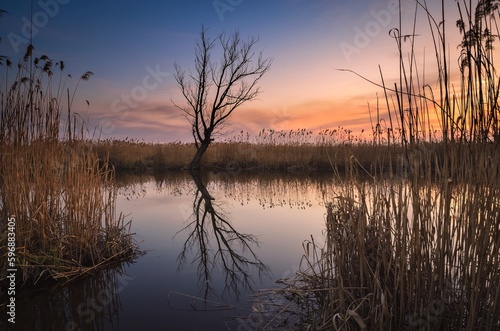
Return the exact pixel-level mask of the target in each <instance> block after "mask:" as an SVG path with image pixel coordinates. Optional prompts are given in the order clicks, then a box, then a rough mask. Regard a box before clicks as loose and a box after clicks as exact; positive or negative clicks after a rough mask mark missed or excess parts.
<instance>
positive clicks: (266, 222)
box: [17, 172, 334, 330]
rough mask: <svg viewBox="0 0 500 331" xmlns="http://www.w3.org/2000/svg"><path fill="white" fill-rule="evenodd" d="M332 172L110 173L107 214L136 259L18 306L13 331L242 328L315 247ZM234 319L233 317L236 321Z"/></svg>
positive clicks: (21, 300)
mask: <svg viewBox="0 0 500 331" xmlns="http://www.w3.org/2000/svg"><path fill="white" fill-rule="evenodd" d="M333 177H334V176H333V175H332V174H323V175H318V174H314V175H303V174H292V173H285V174H277V173H273V174H262V173H260V174H257V173H255V174H253V173H251V174H243V173H228V172H220V173H206V174H201V175H200V176H192V175H190V174H189V173H187V172H181V173H168V174H165V175H157V176H149V175H130V174H127V175H125V174H121V175H118V176H117V185H118V187H119V189H118V197H117V212H122V213H123V214H125V215H128V218H129V219H132V232H133V233H135V238H136V240H137V241H138V242H140V249H141V250H142V251H145V252H146V254H144V255H142V256H141V257H139V258H138V259H137V260H136V261H135V262H134V263H132V264H125V265H121V266H117V267H116V268H108V269H106V270H103V271H101V272H99V273H96V274H94V275H93V276H91V277H87V278H85V279H83V280H80V281H77V282H74V283H70V284H69V285H66V286H63V287H58V288H55V289H52V290H50V291H49V292H48V293H47V291H41V292H29V293H28V292H25V293H23V294H22V295H20V297H19V300H18V308H17V310H18V316H17V318H18V321H19V324H18V326H21V325H22V326H23V327H22V328H17V329H23V330H247V329H248V330H250V329H251V328H250V326H249V325H245V323H246V322H244V320H243V319H241V317H242V316H245V315H248V314H249V312H250V311H251V309H252V303H253V296H252V295H253V294H254V293H255V291H257V290H259V289H269V288H277V287H279V286H280V284H278V283H276V281H277V280H278V279H281V278H287V277H292V276H293V275H294V273H295V271H296V270H297V269H298V264H299V263H300V259H301V257H302V255H303V247H302V243H303V242H304V241H306V240H310V239H311V236H313V237H314V239H315V241H317V242H322V241H323V229H324V219H325V213H326V209H325V203H327V202H328V198H327V196H328V195H329V191H330V190H331V189H332V187H333V186H334V182H333ZM238 317H240V318H238Z"/></svg>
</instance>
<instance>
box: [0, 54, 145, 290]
mask: <svg viewBox="0 0 500 331" xmlns="http://www.w3.org/2000/svg"><path fill="white" fill-rule="evenodd" d="M32 52H33V47H32V46H31V45H30V46H29V47H28V50H27V53H26V55H25V56H24V59H23V60H22V61H20V62H19V64H18V70H17V72H15V73H14V74H13V77H14V78H13V83H11V82H9V81H8V80H7V77H8V75H9V73H10V70H9V69H7V72H6V74H5V81H4V82H3V84H5V90H4V92H2V93H1V94H2V103H1V105H0V107H1V109H0V115H1V118H0V181H1V185H0V220H1V223H0V227H1V231H2V233H4V234H5V233H7V229H6V226H7V219H8V218H9V217H15V220H16V224H15V233H16V267H17V268H18V270H20V272H21V274H22V277H19V276H18V279H22V282H23V283H24V284H27V285H29V284H36V283H37V282H38V281H40V280H44V279H60V278H65V279H70V278H73V277H75V276H77V275H82V274H85V273H86V272H89V271H90V270H92V269H93V268H97V267H98V266H101V265H103V264H105V263H106V262H108V261H112V260H117V259H122V258H129V257H131V256H133V255H134V254H135V251H136V247H135V244H134V242H133V239H132V237H131V234H130V222H126V221H125V218H124V216H123V215H121V214H117V213H116V210H115V196H116V192H115V188H114V186H113V176H114V172H113V170H112V169H111V168H110V167H109V166H108V164H107V163H106V162H104V163H102V162H101V163H100V162H99V161H100V160H99V158H98V157H97V155H96V153H95V151H94V147H93V144H92V143H91V142H86V141H85V140H84V137H83V135H84V124H83V123H81V122H80V121H77V119H78V118H79V115H77V114H76V113H74V115H72V113H71V110H72V106H73V105H72V102H73V98H74V95H75V92H76V88H77V86H78V84H79V83H80V81H82V80H87V79H88V78H89V77H90V76H91V74H92V73H91V72H86V73H85V74H84V75H82V77H81V78H80V80H79V81H78V83H77V84H76V87H75V90H74V91H73V93H70V91H69V89H68V88H67V87H66V80H65V79H63V78H62V75H63V69H64V63H63V62H62V61H61V62H59V63H56V65H55V66H56V67H59V71H60V75H59V76H60V77H59V80H58V81H57V79H56V78H54V76H55V75H54V73H53V71H52V70H53V67H54V65H53V62H52V60H50V59H49V58H48V57H47V56H41V57H39V58H34V59H33V60H31V59H32V58H33V54H32ZM66 97H67V98H66ZM66 100H67V104H66V107H64V106H63V105H64V104H65V101H66ZM1 246H2V262H0V263H1V266H2V267H1V270H2V271H1V275H0V278H1V279H2V280H4V279H5V276H6V270H7V266H6V262H7V257H6V250H5V249H4V248H5V247H7V237H6V236H5V235H4V236H2V237H1Z"/></svg>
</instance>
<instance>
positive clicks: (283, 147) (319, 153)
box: [95, 129, 403, 172]
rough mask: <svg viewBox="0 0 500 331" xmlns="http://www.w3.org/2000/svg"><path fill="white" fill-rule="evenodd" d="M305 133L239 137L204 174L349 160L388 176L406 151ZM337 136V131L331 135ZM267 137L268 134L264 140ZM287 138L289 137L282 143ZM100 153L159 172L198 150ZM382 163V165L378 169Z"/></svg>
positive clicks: (101, 147) (134, 145) (210, 155)
mask: <svg viewBox="0 0 500 331" xmlns="http://www.w3.org/2000/svg"><path fill="white" fill-rule="evenodd" d="M302 132H305V130H303V129H298V130H292V131H287V132H285V131H273V130H263V131H262V132H261V133H260V134H259V135H258V136H256V137H250V136H243V137H244V138H242V134H241V135H237V136H233V137H230V138H227V139H225V140H223V141H221V142H214V143H212V144H211V145H210V147H209V148H208V150H207V152H206V154H205V155H204V157H203V159H202V166H203V168H205V169H227V168H238V169H241V170H290V171H317V170H328V171H331V170H332V167H333V168H335V169H337V170H339V171H343V170H344V169H345V168H346V166H347V163H348V162H349V159H350V158H353V159H355V160H356V162H358V163H360V164H362V165H363V167H365V168H367V169H374V168H375V166H377V167H378V168H380V169H385V171H388V169H389V167H394V171H396V169H395V167H397V166H401V163H402V159H403V158H402V154H403V148H402V147H401V146H394V145H393V146H389V145H386V144H377V143H375V142H368V141H366V140H363V139H361V138H356V137H355V136H354V135H351V140H345V141H344V140H342V138H335V137H333V134H332V135H329V132H326V135H328V137H325V132H324V131H323V132H320V133H318V134H316V135H313V134H312V133H310V134H309V135H308V136H307V137H306V138H304V137H301V133H302ZM331 132H332V133H335V132H336V131H331ZM263 133H266V136H265V137H264V135H263ZM283 137H286V138H283ZM95 148H96V150H97V153H98V155H99V157H100V158H102V159H104V160H106V159H109V163H110V164H111V165H113V166H114V167H115V168H116V169H117V170H132V171H138V172H143V171H148V170H149V171H158V170H173V169H184V168H186V167H187V166H188V164H189V162H190V161H191V159H192V157H193V155H194V153H195V152H196V149H195V147H194V145H193V144H186V143H180V142H176V143H167V144H160V143H157V144H153V143H145V142H140V141H135V140H125V141H123V140H106V141H99V142H97V143H96V144H95ZM377 163H378V164H377Z"/></svg>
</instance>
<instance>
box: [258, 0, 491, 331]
mask: <svg viewBox="0 0 500 331" xmlns="http://www.w3.org/2000/svg"><path fill="white" fill-rule="evenodd" d="M454 5H458V6H459V7H460V9H461V13H463V14H464V15H466V17H460V18H459V20H458V26H459V30H460V32H461V33H462V35H463V43H462V44H461V45H460V47H461V58H460V67H459V72H460V76H461V81H460V86H459V87H456V86H453V85H452V84H451V79H450V77H451V71H450V68H451V65H450V63H449V62H448V61H449V57H448V54H447V52H448V45H447V44H446V42H445V40H446V38H445V30H444V27H445V24H444V23H443V22H444V17H439V18H436V19H435V18H434V17H433V16H431V14H430V12H429V11H427V8H426V5H425V2H422V3H420V2H417V7H418V8H419V10H422V9H424V10H425V11H426V12H427V14H428V23H429V27H430V31H431V35H432V36H433V38H435V39H434V41H435V50H436V52H435V53H436V54H437V56H436V65H437V69H438V70H437V72H438V73H439V74H438V77H437V78H438V88H437V90H432V89H431V87H430V86H428V85H426V84H422V82H424V81H425V77H424V75H423V73H422V72H418V71H417V68H418V66H417V64H416V60H415V51H414V47H415V45H416V44H415V43H414V42H413V41H414V40H413V39H414V38H415V37H414V36H413V34H412V32H411V31H410V32H409V33H408V34H407V35H403V32H401V30H400V29H399V30H398V29H395V30H392V31H391V35H392V36H393V37H394V38H395V40H396V43H397V44H398V49H399V51H400V55H401V56H400V59H401V60H400V68H401V77H400V78H401V79H400V82H399V84H395V85H394V86H395V87H394V88H387V87H385V86H384V92H386V97H387V102H386V103H387V106H388V107H389V105H394V106H393V108H390V109H387V111H388V114H389V115H390V116H392V119H393V120H392V121H391V123H395V122H396V119H397V120H398V122H399V123H400V125H401V128H398V131H399V132H400V136H399V138H400V143H401V146H402V147H403V152H402V155H403V160H404V166H405V169H406V171H405V174H406V177H405V179H404V180H396V181H394V180H390V179H388V178H391V175H392V174H391V173H390V172H391V169H392V168H389V173H388V174H387V173H386V172H384V171H381V170H380V169H379V168H377V167H375V169H366V167H364V168H363V167H361V164H360V163H359V162H356V160H354V158H350V159H349V160H346V170H347V171H345V172H344V173H343V174H339V176H341V177H343V179H344V181H339V182H340V183H341V184H339V185H340V186H339V187H338V188H337V189H336V191H335V193H334V196H333V197H330V199H329V201H330V203H329V204H328V206H327V208H326V222H325V223H326V240H325V241H326V243H325V244H324V245H318V244H317V243H316V242H315V241H314V239H311V240H310V241H307V242H305V243H304V257H303V259H302V261H301V267H300V270H298V271H297V273H296V275H295V277H293V278H292V279H287V280H282V282H284V283H285V286H284V288H282V289H280V290H274V291H264V292H262V293H261V296H260V297H259V300H258V301H257V303H256V306H266V305H268V307H271V310H272V311H273V312H274V314H273V315H272V316H269V314H268V313H267V314H268V315H265V314H264V313H263V311H262V310H259V309H257V310H256V313H260V315H261V316H262V315H265V316H264V318H260V321H261V323H260V324H259V328H260V329H292V328H293V329H298V330H387V329H392V330H498V329H500V317H499V316H500V300H499V299H500V260H499V256H500V223H499V220H500V176H499V175H500V150H499V148H498V147H499V146H498V144H499V137H500V131H499V125H498V123H499V115H500V108H499V105H498V96H499V91H500V87H499V86H500V85H499V81H500V79H499V77H498V74H497V72H496V71H495V68H494V66H493V64H494V63H495V61H494V58H493V55H494V52H493V47H492V44H493V42H494V41H496V36H498V29H497V22H496V18H497V17H498V15H499V14H500V13H499V10H498V5H499V4H498V2H496V1H479V2H478V5H477V7H475V8H471V7H470V3H469V2H467V1H463V2H462V1H459V2H457V3H455V4H454ZM443 6H444V2H443ZM443 12H446V8H444V9H443ZM439 22H441V23H439ZM405 40H408V43H407V44H406V45H409V47H410V49H409V50H408V53H406V51H405V50H404V49H405V48H404V46H405V45H404V41H405ZM383 84H384V82H383V81H382V85H383ZM458 92H459V93H458ZM434 112H437V114H438V116H439V119H440V131H439V134H438V135H439V136H440V137H441V138H440V141H439V142H436V141H435V139H434V138H433V137H434V136H436V135H437V134H435V132H433V131H432V134H431V128H432V126H431V123H430V121H429V118H430V113H434ZM377 126H378V124H377ZM388 132H395V130H393V129H391V130H389V131H388ZM377 135H378V132H377ZM396 140H397V139H392V137H391V136H390V135H389V137H388V139H387V140H386V141H387V142H388V145H389V146H390V145H391V144H392V142H393V141H396ZM380 151H381V150H378V152H380ZM389 156H390V154H389ZM380 157H381V155H375V157H374V159H375V160H380ZM378 164H379V163H377V165H378ZM367 172H368V173H369V177H370V178H371V179H372V180H371V182H368V181H360V180H359V179H360V175H361V174H362V173H367ZM283 298H284V299H286V300H285V301H283V300H282V299H283ZM280 299H281V300H280ZM252 318H253V320H255V319H256V317H255V316H252ZM251 323H252V320H250V319H249V320H248V325H255V324H251Z"/></svg>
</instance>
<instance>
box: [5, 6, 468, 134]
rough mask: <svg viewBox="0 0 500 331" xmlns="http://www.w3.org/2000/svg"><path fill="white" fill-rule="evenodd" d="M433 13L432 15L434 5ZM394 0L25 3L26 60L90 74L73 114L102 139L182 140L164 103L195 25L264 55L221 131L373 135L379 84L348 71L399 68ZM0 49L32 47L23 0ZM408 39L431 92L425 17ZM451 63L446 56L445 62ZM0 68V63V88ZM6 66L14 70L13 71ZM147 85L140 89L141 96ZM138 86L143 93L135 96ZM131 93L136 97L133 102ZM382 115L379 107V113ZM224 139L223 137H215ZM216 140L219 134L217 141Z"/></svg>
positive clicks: (409, 13) (181, 121)
mask: <svg viewBox="0 0 500 331" xmlns="http://www.w3.org/2000/svg"><path fill="white" fill-rule="evenodd" d="M429 2H430V3H432V5H430V6H436V7H435V8H431V10H433V12H434V13H436V15H440V4H439V6H437V4H436V3H437V2H439V3H440V1H436V2H431V1H429ZM447 2H448V3H449V8H447V12H448V14H449V17H450V20H449V22H447V26H448V27H449V33H448V41H449V45H450V46H449V47H450V50H452V51H457V49H456V48H457V47H456V46H457V45H458V42H459V40H460V36H459V34H458V30H457V29H456V28H455V21H456V19H457V16H456V8H455V6H456V5H455V1H447ZM398 4H399V1H397V0H355V1H338V2H337V1H335V2H334V1H332V0H314V1H310V0H265V1H264V0H252V1H250V0H215V1H214V0H204V1H194V0H183V1H180V0H176V1H159V0H155V1H130V0H124V1H119V2H110V1H95V0H90V1H77V0H72V1H70V0H40V1H34V2H33V12H32V13H33V25H34V28H33V45H34V47H35V55H37V56H40V55H42V54H46V55H48V56H49V57H50V58H51V59H53V60H54V61H55V62H57V61H59V60H63V61H64V62H65V64H66V69H65V72H66V74H71V75H72V76H73V84H75V83H76V81H77V77H79V76H80V75H81V74H83V73H84V72H85V71H87V70H90V71H92V72H93V73H94V76H92V77H91V79H90V80H89V81H87V82H83V83H82V84H80V85H79V88H78V93H77V95H78V99H77V100H76V101H75V105H74V107H75V109H76V110H75V111H78V112H80V113H82V114H85V113H86V112H87V104H86V102H85V100H88V101H89V103H90V106H89V107H88V113H87V116H88V118H89V125H88V126H89V130H90V131H91V132H92V131H93V130H94V128H96V127H99V126H100V125H101V127H102V130H101V132H102V134H101V138H118V139H124V138H125V137H129V138H135V139H140V140H142V139H144V140H146V141H150V142H168V141H175V140H181V141H190V140H191V136H190V130H189V124H188V123H187V121H186V119H185V118H184V117H183V116H182V115H181V113H180V111H179V110H178V109H177V108H175V107H174V106H173V104H172V101H171V100H173V101H175V102H176V103H177V104H183V99H182V96H181V95H180V93H179V89H178V86H177V85H176V82H175V80H174V76H173V73H174V63H177V64H179V65H180V66H181V67H182V68H184V69H190V68H192V67H193V58H194V47H195V40H196V39H197V38H198V36H199V32H200V29H201V26H202V25H204V26H205V27H207V28H208V29H209V35H211V36H213V37H215V36H216V35H218V34H219V33H222V32H225V33H228V34H230V33H232V32H234V31H235V29H238V30H239V31H240V33H241V35H242V37H245V38H246V37H247V36H252V35H253V36H257V37H259V42H258V43H257V45H256V51H260V50H262V51H263V53H264V55H265V56H266V57H272V58H273V59H274V60H273V65H272V68H271V70H270V71H269V72H268V73H267V74H266V75H265V76H264V78H263V79H262V81H261V83H260V87H261V90H262V93H261V94H260V95H259V98H258V100H255V101H253V102H251V103H247V104H245V105H243V106H242V107H241V109H239V110H237V112H236V113H235V114H234V116H233V118H232V122H231V126H230V127H229V128H228V130H227V136H231V135H232V134H231V131H233V132H239V131H241V130H244V131H247V132H250V133H251V134H254V133H256V132H258V131H259V130H261V129H263V128H272V129H276V130H289V129H297V128H306V129H310V130H318V129H322V128H337V127H338V126H342V127H344V128H347V129H351V130H353V132H354V133H358V132H360V131H361V129H365V130H370V119H369V116H368V107H367V103H368V102H370V106H371V107H372V110H374V107H375V98H376V95H377V93H378V94H379V96H383V93H382V91H381V90H380V89H378V88H376V87H374V86H372V85H371V84H369V83H368V82H366V81H364V80H362V79H360V78H359V77H357V76H355V75H354V74H352V73H348V72H341V71H338V70H336V68H346V69H352V70H354V71H356V72H358V73H360V74H362V75H363V76H366V77H367V78H369V79H372V80H375V81H377V82H379V81H380V76H379V69H378V66H379V65H380V66H381V68H382V70H383V72H384V76H385V79H386V83H388V84H393V82H394V81H395V80H396V78H397V72H398V52H397V47H396V43H395V41H394V39H393V38H391V37H390V36H389V34H388V32H389V30H390V29H391V28H394V27H397V26H398V25H399V14H398ZM401 4H402V6H401V7H402V9H401V13H402V18H403V21H404V22H405V23H404V24H403V34H404V33H410V32H411V30H410V27H411V25H412V23H413V16H414V13H415V1H413V0H401ZM0 9H4V10H6V11H7V12H8V13H7V14H5V15H3V17H2V18H1V19H0V37H1V38H2V42H1V44H0V54H2V55H7V56H9V58H10V59H11V60H12V61H13V62H14V63H17V62H18V61H19V59H21V58H22V56H23V55H24V52H25V49H26V46H27V45H28V43H29V31H30V26H29V23H28V22H29V17H30V1H28V0H16V1H6V2H3V3H2V8H0ZM418 13H419V15H418V20H417V32H418V34H419V36H418V37H417V39H416V42H417V48H418V50H419V52H420V56H421V60H420V61H421V64H423V63H424V54H425V62H426V73H427V75H428V76H427V77H429V78H428V80H429V81H428V82H427V83H429V84H430V85H431V86H432V85H435V83H436V81H435V78H433V76H432V73H433V70H432V68H433V67H435V65H434V63H435V62H434V54H433V50H432V45H431V44H430V34H429V29H428V22H427V20H426V19H423V16H422V15H421V14H423V11H422V10H421V9H420V10H419V11H418ZM451 58H452V60H451V62H452V64H455V63H456V61H455V58H456V56H455V55H452V56H451ZM5 70H6V68H5V66H2V67H0V73H1V76H0V77H2V84H4V77H5ZM11 70H12V69H11ZM146 87H147V89H146ZM141 91H142V92H143V91H146V92H147V93H146V95H144V94H143V93H140V92H141ZM133 95H135V97H134V96H133ZM384 111H385V109H383V110H382V117H383V114H384ZM222 138H223V137H222ZM218 139H221V138H218Z"/></svg>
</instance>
